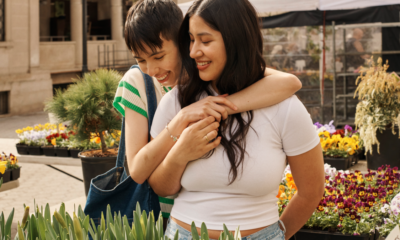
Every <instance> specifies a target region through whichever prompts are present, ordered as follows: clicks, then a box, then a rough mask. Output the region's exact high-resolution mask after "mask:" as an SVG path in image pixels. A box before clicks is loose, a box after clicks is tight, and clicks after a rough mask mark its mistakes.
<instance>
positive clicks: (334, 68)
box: [332, 21, 336, 123]
mask: <svg viewBox="0 0 400 240" xmlns="http://www.w3.org/2000/svg"><path fill="white" fill-rule="evenodd" d="M332 36H333V39H332V43H333V46H332V49H333V83H332V89H333V93H332V95H333V99H332V104H333V121H334V122H335V123H336V41H335V40H336V39H335V38H336V30H335V21H332Z"/></svg>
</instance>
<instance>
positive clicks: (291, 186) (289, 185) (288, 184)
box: [287, 180, 297, 191]
mask: <svg viewBox="0 0 400 240" xmlns="http://www.w3.org/2000/svg"><path fill="white" fill-rule="evenodd" d="M287 186H288V187H289V189H290V190H292V189H295V190H296V191H297V187H296V184H295V183H294V181H293V180H292V181H290V182H287Z"/></svg>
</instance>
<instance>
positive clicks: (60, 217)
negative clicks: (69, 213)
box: [54, 211, 67, 228]
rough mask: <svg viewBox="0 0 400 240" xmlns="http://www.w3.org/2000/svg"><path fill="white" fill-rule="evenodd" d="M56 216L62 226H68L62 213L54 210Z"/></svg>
mask: <svg viewBox="0 0 400 240" xmlns="http://www.w3.org/2000/svg"><path fill="white" fill-rule="evenodd" d="M54 217H55V218H56V220H57V222H58V223H59V224H60V225H61V227H63V228H67V224H66V223H65V221H64V219H63V217H62V216H61V214H60V213H58V212H57V211H54Z"/></svg>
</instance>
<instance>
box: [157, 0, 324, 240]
mask: <svg viewBox="0 0 400 240" xmlns="http://www.w3.org/2000/svg"><path fill="white" fill-rule="evenodd" d="M179 48H180V49H179V50H180V54H181V59H182V66H183V70H182V73H181V78H180V82H179V83H178V88H176V89H173V90H172V91H171V92H169V93H168V94H166V95H165V96H164V98H163V99H162V101H161V102H160V107H159V108H158V109H157V112H156V115H155V119H154V122H153V127H152V130H151V135H152V137H156V136H157V135H158V134H159V133H160V132H161V131H162V130H163V129H164V128H165V126H168V122H169V121H170V120H171V119H172V118H173V117H174V116H175V115H176V114H177V113H178V112H179V110H180V109H181V108H184V107H186V106H189V105H190V104H193V103H195V102H196V101H199V100H200V99H203V98H204V97H207V96H215V95H218V94H220V93H228V94H233V93H236V92H238V91H240V90H242V89H244V88H246V87H248V86H250V85H252V84H253V83H255V82H257V81H258V79H260V78H261V77H262V76H263V73H264V70H265V67H266V66H265V62H264V59H263V57H262V49H263V39H262V34H261V32H260V26H259V20H258V18H257V15H256V12H255V10H254V8H253V6H252V5H251V4H250V3H249V1H248V0H197V1H195V2H194V3H193V5H192V6H191V8H190V9H189V11H188V13H187V14H186V16H185V18H184V20H183V23H182V26H181V29H180V32H179ZM254 97H255V98H256V97H257V96H254ZM214 121H215V119H214V118H213V117H208V118H206V119H204V120H202V121H199V122H197V123H194V124H193V125H191V126H189V127H188V128H186V129H185V130H184V131H183V132H182V134H181V135H180V136H179V139H178V141H177V143H176V144H175V145H174V146H173V147H172V149H171V151H170V152H169V153H168V154H167V155H166V157H165V159H164V161H162V162H161V164H160V165H159V166H158V168H157V169H156V170H155V171H154V172H153V174H152V175H151V176H150V179H149V183H150V184H151V186H152V187H153V189H154V190H155V192H156V193H158V194H159V195H161V196H163V195H172V194H176V193H178V192H179V195H178V197H177V198H176V199H175V205H174V206H173V208H172V212H171V221H170V223H169V225H168V228H167V231H166V234H167V235H168V236H169V237H173V234H174V233H175V231H176V230H177V229H178V230H179V233H180V239H190V238H191V233H190V224H191V222H192V221H194V222H195V224H196V226H197V227H199V226H200V224H201V223H202V222H204V223H206V225H207V227H208V229H209V236H210V238H211V239H217V238H218V237H219V234H220V232H221V230H222V226H223V224H226V226H227V227H228V229H229V230H232V231H233V230H235V229H236V227H238V226H240V229H241V236H242V237H246V239H249V238H251V239H288V238H289V237H290V236H292V235H293V234H294V233H295V232H296V231H297V230H298V229H300V228H301V227H302V226H303V224H304V223H305V222H306V220H307V219H308V218H309V217H310V216H311V214H312V212H313V211H314V209H315V207H316V206H317V204H318V202H319V200H320V198H321V196H322V194H323V190H324V170H323V159H322V151H321V147H320V144H319V138H318V136H317V133H316V132H315V129H314V127H313V124H312V121H311V118H310V116H309V114H308V113H307V110H306V109H305V107H304V105H303V104H302V103H301V102H300V101H299V100H298V99H297V97H295V96H293V97H291V98H289V99H287V100H285V101H283V102H281V103H279V104H276V105H274V106H272V107H267V108H262V109H259V110H254V111H247V112H245V113H239V114H233V115H230V116H229V117H228V118H227V119H226V120H223V121H221V122H220V123H218V122H216V121H215V122H214ZM213 122H214V123H213ZM210 126H212V127H214V128H215V127H216V126H218V127H219V128H218V131H216V130H214V131H212V132H210V129H211V128H212V127H210ZM177 137H178V136H177ZM286 160H288V162H289V164H290V165H291V170H292V174H293V177H294V181H295V182H296V185H297V188H298V192H297V194H296V195H295V196H294V197H293V198H292V200H291V202H290V204H289V206H287V208H286V210H285V212H284V213H283V214H282V216H281V217H279V213H278V207H277V204H276V202H277V199H276V195H277V193H278V187H279V183H280V181H281V179H282V173H283V171H284V169H285V166H286ZM198 230H199V229H198Z"/></svg>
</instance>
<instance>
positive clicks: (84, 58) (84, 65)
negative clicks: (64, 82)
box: [82, 0, 88, 74]
mask: <svg viewBox="0 0 400 240" xmlns="http://www.w3.org/2000/svg"><path fill="white" fill-rule="evenodd" d="M86 1H87V0H82V74H84V73H85V72H87V71H88V67H87V19H86V15H87V14H86V11H87V2H86Z"/></svg>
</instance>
